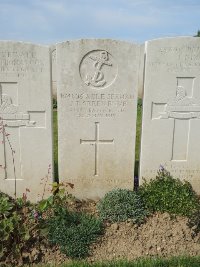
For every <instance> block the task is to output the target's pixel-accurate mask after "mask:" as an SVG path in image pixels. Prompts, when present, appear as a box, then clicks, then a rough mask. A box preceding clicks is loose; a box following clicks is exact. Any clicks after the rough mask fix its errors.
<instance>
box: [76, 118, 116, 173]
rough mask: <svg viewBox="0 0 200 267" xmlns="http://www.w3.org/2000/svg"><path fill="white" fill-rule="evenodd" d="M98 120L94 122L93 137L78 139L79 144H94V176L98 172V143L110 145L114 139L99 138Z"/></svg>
mask: <svg viewBox="0 0 200 267" xmlns="http://www.w3.org/2000/svg"><path fill="white" fill-rule="evenodd" d="M99 126H100V123H99V122H95V138H94V139H89V140H83V139H80V144H86V145H93V146H95V166H94V176H98V174H99V166H98V165H99V164H98V162H99V145H110V144H114V139H112V140H102V139H100V138H99Z"/></svg>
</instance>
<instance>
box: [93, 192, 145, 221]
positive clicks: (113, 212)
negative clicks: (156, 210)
mask: <svg viewBox="0 0 200 267" xmlns="http://www.w3.org/2000/svg"><path fill="white" fill-rule="evenodd" d="M97 208H98V211H99V215H100V218H102V219H104V220H109V221H111V222H120V221H126V220H127V219H132V220H133V221H134V222H136V223H141V222H142V221H143V220H144V218H145V217H146V216H147V211H146V210H145V208H144V205H143V203H142V201H141V198H140V196H139V195H138V194H137V193H136V192H134V191H130V190H127V189H115V190H112V191H110V192H108V193H107V194H106V195H105V197H104V198H103V199H102V200H101V201H100V202H99V204H98V206H97Z"/></svg>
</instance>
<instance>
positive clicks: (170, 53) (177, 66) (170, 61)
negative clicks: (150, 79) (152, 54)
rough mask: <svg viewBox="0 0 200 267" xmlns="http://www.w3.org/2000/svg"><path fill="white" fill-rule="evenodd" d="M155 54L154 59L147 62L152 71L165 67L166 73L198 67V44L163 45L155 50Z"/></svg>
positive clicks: (199, 54)
mask: <svg viewBox="0 0 200 267" xmlns="http://www.w3.org/2000/svg"><path fill="white" fill-rule="evenodd" d="M156 55H157V56H156V59H154V60H152V61H150V62H149V63H148V65H149V66H150V67H151V70H152V71H159V70H161V69H165V71H166V72H168V73H177V72H184V73H188V72H190V71H191V69H193V68H198V67H200V60H199V59H200V46H198V45H191V46H188V45H182V46H180V47H176V46H164V47H161V48H159V49H158V50H157V51H156Z"/></svg>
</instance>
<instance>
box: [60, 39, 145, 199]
mask: <svg viewBox="0 0 200 267" xmlns="http://www.w3.org/2000/svg"><path fill="white" fill-rule="evenodd" d="M56 50H57V73H58V77H57V78H58V127H59V131H58V132H59V177H60V180H61V181H65V182H71V183H73V184H74V190H73V191H72V193H73V194H74V195H76V196H77V197H80V198H96V197H102V196H103V195H104V194H105V193H106V192H108V191H110V190H111V189H113V188H118V187H119V188H133V176H134V160H135V159H134V158H135V157H134V154H135V128H136V126H135V124H136V105H137V82H138V65H139V59H140V47H139V46H138V45H135V44H129V43H126V42H120V41H114V40H79V41H72V42H71V41H70V42H65V43H61V44H58V45H57V47H56Z"/></svg>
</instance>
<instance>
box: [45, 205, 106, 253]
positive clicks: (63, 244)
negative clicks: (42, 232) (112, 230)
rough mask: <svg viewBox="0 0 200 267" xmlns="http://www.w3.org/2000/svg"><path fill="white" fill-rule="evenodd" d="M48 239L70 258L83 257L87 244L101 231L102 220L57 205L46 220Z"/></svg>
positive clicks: (86, 251) (87, 248)
mask: <svg viewBox="0 0 200 267" xmlns="http://www.w3.org/2000/svg"><path fill="white" fill-rule="evenodd" d="M48 228H49V235H48V237H49V241H50V242H51V243H52V244H57V245H59V246H60V248H61V251H62V252H63V253H65V254H66V255H67V256H69V257H71V258H84V257H86V256H87V255H88V253H89V246H90V244H91V243H92V242H94V241H95V240H96V239H97V237H98V236H99V235H100V234H101V233H102V229H103V228H102V222H101V221H100V220H99V219H96V218H95V217H92V216H90V215H86V214H83V213H75V212H68V211H67V210H66V209H65V208H62V207H58V208H57V209H56V210H55V211H54V216H53V217H51V218H50V219H49V220H48Z"/></svg>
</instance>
